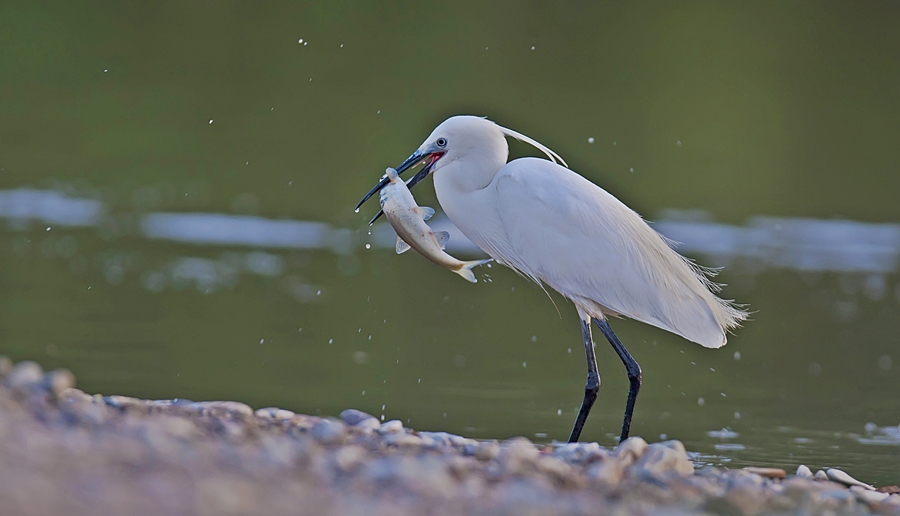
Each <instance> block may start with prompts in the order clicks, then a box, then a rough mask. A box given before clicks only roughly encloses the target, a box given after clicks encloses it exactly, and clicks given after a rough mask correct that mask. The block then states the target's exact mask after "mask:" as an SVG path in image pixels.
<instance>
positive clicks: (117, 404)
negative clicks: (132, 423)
mask: <svg viewBox="0 0 900 516" xmlns="http://www.w3.org/2000/svg"><path fill="white" fill-rule="evenodd" d="M103 402H104V403H106V404H107V405H109V406H110V407H112V408H117V409H128V408H132V407H140V406H142V405H143V404H144V403H143V401H142V400H139V399H137V398H130V397H128V396H104V397H103Z"/></svg>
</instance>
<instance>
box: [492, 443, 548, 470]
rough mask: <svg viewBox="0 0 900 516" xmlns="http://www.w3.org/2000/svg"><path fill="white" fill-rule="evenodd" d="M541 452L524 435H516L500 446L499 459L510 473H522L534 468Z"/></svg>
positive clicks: (504, 468)
mask: <svg viewBox="0 0 900 516" xmlns="http://www.w3.org/2000/svg"><path fill="white" fill-rule="evenodd" d="M539 456H540V452H538V451H537V449H536V448H535V447H534V445H533V444H531V441H529V440H528V439H526V438H524V437H514V438H512V439H509V440H508V441H506V442H504V443H503V446H501V447H500V455H499V457H498V460H499V461H500V464H502V466H503V470H504V471H505V472H506V474H508V475H521V474H523V473H525V472H527V471H530V470H531V469H533V468H534V462H535V461H536V460H537V458H538V457H539Z"/></svg>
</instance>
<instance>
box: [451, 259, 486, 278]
mask: <svg viewBox="0 0 900 516" xmlns="http://www.w3.org/2000/svg"><path fill="white" fill-rule="evenodd" d="M491 261H493V258H488V259H486V260H472V261H469V262H463V264H462V267H460V268H459V270H455V271H453V272H455V273H457V274H459V275H460V276H462V277H463V278H466V281H468V282H469V283H478V280H477V279H475V273H474V272H472V268H473V267H477V266H479V265H484V264H486V263H488V262H491Z"/></svg>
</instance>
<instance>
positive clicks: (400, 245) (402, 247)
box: [394, 237, 409, 254]
mask: <svg viewBox="0 0 900 516" xmlns="http://www.w3.org/2000/svg"><path fill="white" fill-rule="evenodd" d="M394 250H395V251H397V254H403V253H405V252H406V251H409V244H407V243H406V242H404V241H403V239H402V238H400V237H397V247H395V248H394Z"/></svg>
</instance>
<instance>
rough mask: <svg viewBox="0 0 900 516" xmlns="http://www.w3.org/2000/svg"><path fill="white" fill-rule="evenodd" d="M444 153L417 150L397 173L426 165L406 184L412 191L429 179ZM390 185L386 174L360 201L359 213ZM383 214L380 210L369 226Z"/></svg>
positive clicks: (357, 209)
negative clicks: (361, 207) (420, 164)
mask: <svg viewBox="0 0 900 516" xmlns="http://www.w3.org/2000/svg"><path fill="white" fill-rule="evenodd" d="M432 147H433V146H432ZM444 153H445V151H444V150H443V149H437V148H433V149H432V148H429V149H428V150H427V151H424V152H423V151H422V150H417V151H416V152H414V153H412V155H411V156H410V157H408V158H406V160H404V161H403V163H401V164H400V165H398V166H397V167H396V170H397V173H398V174H402V173H403V172H404V171H406V170H408V169H410V168H412V167H414V166H416V165H418V164H419V163H420V162H424V163H425V166H424V167H422V169H421V170H419V172H418V173H417V174H416V175H414V176H413V177H412V178H411V179H410V180H409V181H407V182H406V186H407V188H410V189H412V187H414V186H416V185H417V184H419V181H421V180H423V179H425V178H426V177H428V174H430V173H431V172H432V171H433V170H434V164H435V163H436V162H437V160H439V159H441V157H442V156H443V155H444ZM388 183H390V179H388V177H387V174H385V175H384V176H382V177H381V180H380V181H378V184H376V185H375V186H374V187H372V189H371V190H369V193H367V194H366V195H365V196H364V197H363V198H362V200H361V201H359V204H357V205H356V211H357V212H358V211H359V207H360V206H362V205H363V203H364V202H366V201H368V200H369V197H372V196H373V195H375V194H376V193H378V192H379V191H381V189H382V188H384V187H385V186H387V184H388ZM383 214H384V212H383V211H380V210H379V212H378V213H376V214H375V216H374V217H373V218H372V220H370V221H369V225H370V226H371V225H372V224H373V223H375V221H376V220H378V217H381V216H382V215H383Z"/></svg>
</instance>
